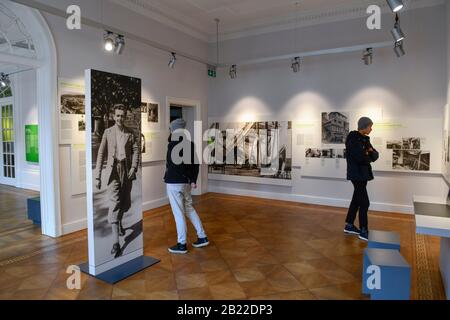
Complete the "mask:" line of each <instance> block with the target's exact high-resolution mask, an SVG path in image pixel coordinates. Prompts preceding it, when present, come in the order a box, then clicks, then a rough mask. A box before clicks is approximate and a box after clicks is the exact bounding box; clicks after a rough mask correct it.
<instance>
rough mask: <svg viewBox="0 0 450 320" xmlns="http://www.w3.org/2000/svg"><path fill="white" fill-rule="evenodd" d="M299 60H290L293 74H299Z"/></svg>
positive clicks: (296, 58) (297, 58)
mask: <svg viewBox="0 0 450 320" xmlns="http://www.w3.org/2000/svg"><path fill="white" fill-rule="evenodd" d="M301 61H302V60H301V58H300V57H295V58H293V59H292V60H291V69H292V71H294V73H297V72H300V69H301Z"/></svg>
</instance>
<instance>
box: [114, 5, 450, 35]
mask: <svg viewBox="0 0 450 320" xmlns="http://www.w3.org/2000/svg"><path fill="white" fill-rule="evenodd" d="M111 1H113V2H114V3H116V4H118V5H121V6H124V7H126V8H128V9H130V10H132V11H134V12H137V13H139V14H142V15H144V16H146V17H148V18H151V19H153V20H156V21H158V22H160V23H162V24H164V25H166V26H168V27H171V28H174V29H176V30H178V31H181V32H183V33H185V34H187V35H189V36H192V37H195V38H197V39H199V40H202V41H206V42H209V43H215V42H216V35H215V24H214V22H213V20H212V19H211V24H210V25H206V24H204V23H203V24H202V23H200V22H198V21H197V20H195V19H194V18H190V17H185V16H183V15H182V14H181V13H180V12H178V11H176V10H174V9H171V8H169V7H167V6H162V5H161V4H159V3H155V2H153V1H152V0H111ZM404 3H405V9H404V11H408V10H411V9H418V8H425V7H431V6H436V5H441V4H444V3H445V0H404ZM372 4H376V5H379V6H380V7H381V8H382V10H383V12H385V13H387V12H390V9H389V7H388V5H387V3H386V1H385V0H361V1H360V3H358V4H357V5H355V3H352V4H351V5H344V6H338V7H331V8H328V9H324V10H316V11H305V12H303V13H301V14H299V15H297V13H296V12H295V10H294V8H293V10H292V13H290V14H289V15H286V16H284V17H275V18H274V17H270V18H266V19H260V20H258V21H256V22H249V23H241V24H237V25H236V26H234V27H228V28H226V27H223V31H222V32H221V35H220V39H221V41H226V40H232V39H238V38H245V37H249V36H255V35H260V34H265V33H271V32H276V31H284V30H291V29H296V28H299V27H306V26H312V25H317V24H323V23H330V22H337V21H344V20H350V19H356V18H361V17H365V16H367V13H366V10H367V7H368V6H369V5H372Z"/></svg>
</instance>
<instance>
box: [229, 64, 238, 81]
mask: <svg viewBox="0 0 450 320" xmlns="http://www.w3.org/2000/svg"><path fill="white" fill-rule="evenodd" d="M236 77H237V66H236V65H235V64H233V65H232V66H231V67H230V78H231V79H236Z"/></svg>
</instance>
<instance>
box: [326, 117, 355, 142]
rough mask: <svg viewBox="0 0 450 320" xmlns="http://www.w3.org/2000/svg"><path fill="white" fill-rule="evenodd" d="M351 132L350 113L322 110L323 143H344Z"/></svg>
mask: <svg viewBox="0 0 450 320" xmlns="http://www.w3.org/2000/svg"><path fill="white" fill-rule="evenodd" d="M349 132H350V122H349V114H348V113H344V112H322V143H323V144H344V143H345V139H346V138H347V136H348V134H349Z"/></svg>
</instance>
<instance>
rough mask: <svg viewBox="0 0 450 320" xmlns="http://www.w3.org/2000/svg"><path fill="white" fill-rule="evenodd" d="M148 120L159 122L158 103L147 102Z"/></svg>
mask: <svg viewBox="0 0 450 320" xmlns="http://www.w3.org/2000/svg"><path fill="white" fill-rule="evenodd" d="M148 122H151V123H159V103H149V104H148Z"/></svg>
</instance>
